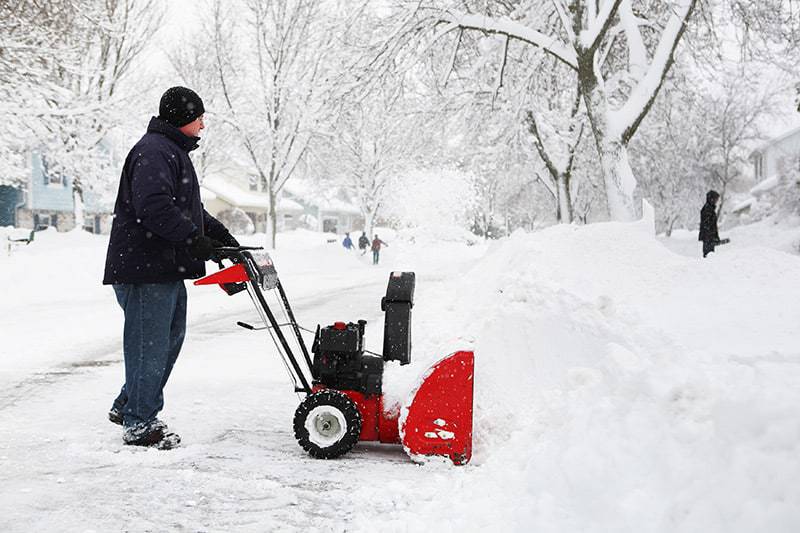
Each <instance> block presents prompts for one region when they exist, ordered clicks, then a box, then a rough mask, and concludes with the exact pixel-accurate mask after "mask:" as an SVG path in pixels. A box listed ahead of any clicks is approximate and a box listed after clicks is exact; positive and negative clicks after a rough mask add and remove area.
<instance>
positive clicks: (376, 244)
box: [372, 233, 389, 265]
mask: <svg viewBox="0 0 800 533" xmlns="http://www.w3.org/2000/svg"><path fill="white" fill-rule="evenodd" d="M381 245H383V246H389V245H388V244H386V243H385V242H383V241H382V240H380V239H379V238H378V234H377V233H376V234H375V238H374V239H372V264H373V265H377V264H378V261H380V258H381Z"/></svg>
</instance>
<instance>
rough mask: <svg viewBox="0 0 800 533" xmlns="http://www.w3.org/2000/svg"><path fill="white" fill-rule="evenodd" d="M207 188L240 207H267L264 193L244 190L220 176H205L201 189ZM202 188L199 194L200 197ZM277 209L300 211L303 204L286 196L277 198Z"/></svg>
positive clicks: (267, 202)
mask: <svg viewBox="0 0 800 533" xmlns="http://www.w3.org/2000/svg"><path fill="white" fill-rule="evenodd" d="M203 188H205V189H207V191H208V192H210V193H211V194H214V195H215V197H216V198H219V199H220V200H222V201H223V202H225V203H228V204H230V205H232V206H234V207H239V208H242V209H258V210H267V209H269V198H268V197H267V195H266V194H263V193H257V192H252V191H245V190H242V189H240V188H239V187H237V186H236V185H233V184H232V183H229V182H227V181H225V180H223V179H221V178H213V177H212V178H206V179H204V180H203V185H202V187H201V189H203ZM202 195H203V194H202V190H201V193H200V196H201V198H202ZM278 211H282V212H290V213H291V212H296V213H302V212H303V206H301V205H300V204H298V203H297V202H295V201H293V200H289V199H288V198H279V199H278Z"/></svg>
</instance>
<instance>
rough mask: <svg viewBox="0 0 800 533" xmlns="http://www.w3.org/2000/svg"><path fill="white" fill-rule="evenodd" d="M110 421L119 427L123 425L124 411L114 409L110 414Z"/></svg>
mask: <svg viewBox="0 0 800 533" xmlns="http://www.w3.org/2000/svg"><path fill="white" fill-rule="evenodd" d="M108 419H109V420H110V421H111V422H112V423H113V424H116V425H118V426H121V425H122V411H121V410H120V409H117V408H116V407H112V408H111V410H110V411H109V412H108Z"/></svg>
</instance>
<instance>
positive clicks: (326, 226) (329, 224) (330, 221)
mask: <svg viewBox="0 0 800 533" xmlns="http://www.w3.org/2000/svg"><path fill="white" fill-rule="evenodd" d="M338 222H339V221H338V220H337V219H335V218H326V219H324V220H323V221H322V231H323V232H325V233H336V232H337V226H338Z"/></svg>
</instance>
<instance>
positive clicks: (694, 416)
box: [359, 223, 800, 531]
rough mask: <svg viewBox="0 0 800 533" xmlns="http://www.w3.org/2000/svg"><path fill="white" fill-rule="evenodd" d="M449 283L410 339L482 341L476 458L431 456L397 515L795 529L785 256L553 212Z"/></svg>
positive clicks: (799, 515)
mask: <svg viewBox="0 0 800 533" xmlns="http://www.w3.org/2000/svg"><path fill="white" fill-rule="evenodd" d="M442 291H443V292H442V293H440V294H437V295H436V296H435V297H431V298H430V299H428V298H425V301H424V302H423V301H421V300H418V302H417V306H416V307H415V313H416V315H415V328H416V329H415V331H416V332H419V331H420V329H422V330H423V331H422V332H421V334H420V335H418V336H417V345H416V347H417V348H419V347H420V345H422V346H424V347H425V348H427V351H426V350H422V351H423V352H424V353H428V354H439V355H443V354H445V353H448V352H450V351H453V349H455V348H462V347H472V348H474V349H475V352H476V381H475V386H476V390H475V393H476V398H475V456H474V458H473V465H472V467H468V468H467V469H464V470H463V471H462V472H459V473H457V474H453V475H444V474H435V473H433V472H432V475H433V476H437V475H439V476H440V478H439V480H438V483H434V485H433V486H432V487H420V488H419V490H420V491H423V492H425V494H424V495H422V496H421V498H422V499H429V501H430V502H431V503H430V504H429V505H428V506H427V507H425V508H422V509H419V508H415V509H413V511H412V512H409V513H408V514H407V515H405V516H403V520H405V526H404V527H408V528H409V529H412V530H413V529H416V528H417V527H419V528H424V527H426V525H429V524H430V522H429V521H426V518H425V517H430V516H435V515H436V513H437V509H438V510H442V509H447V515H448V517H450V520H449V522H448V526H447V527H444V528H441V527H439V528H438V529H444V530H445V531H456V530H461V529H464V528H465V529H468V530H479V529H484V528H487V529H492V528H494V527H495V526H496V525H497V524H504V525H505V526H507V527H506V529H510V530H516V531H523V530H524V531H532V530H536V531H581V530H595V531H620V530H624V531H756V530H769V531H790V530H796V528H797V527H798V525H800V485H798V484H797V483H796V479H797V478H798V476H800V439H798V437H800V417H798V411H797V405H798V404H800V390H799V389H798V388H797V386H796V384H797V383H798V382H800V381H798V380H800V366H798V362H800V348H799V347H798V342H797V341H798V338H800V306H798V305H797V301H798V297H800V260H798V259H797V258H796V257H793V256H790V255H787V254H784V253H781V252H778V251H774V250H768V249H762V250H756V251H755V252H754V251H753V250H752V249H750V250H747V249H744V250H736V249H731V250H729V253H727V254H725V255H721V254H720V255H719V256H717V257H712V258H711V259H709V260H705V261H704V260H701V259H690V258H685V257H681V256H677V255H675V254H673V253H671V252H670V251H668V250H667V249H666V248H664V246H663V245H661V244H659V243H658V242H657V241H656V240H655V239H654V238H653V237H651V236H648V235H647V234H646V232H643V231H642V230H641V228H640V227H637V226H636V225H623V224H614V223H609V224H596V225H592V226H587V227H576V226H557V227H553V228H549V229H547V230H545V231H542V232H539V233H536V234H532V235H526V234H522V233H516V234H514V235H512V237H511V238H509V239H507V240H505V241H503V242H500V243H496V244H495V245H494V246H493V247H492V248H491V249H490V251H489V252H488V253H487V255H486V257H485V258H484V259H483V260H481V261H479V262H478V263H477V264H476V265H475V267H474V268H473V269H472V270H471V272H469V273H468V274H467V275H466V276H465V277H464V278H463V279H460V280H456V281H455V282H453V283H452V285H450V287H443V288H442ZM448 294H449V295H448ZM420 324H424V326H423V327H422V328H421V327H420ZM417 348H415V357H416V358H417V361H419V360H420V357H419V355H418V354H419V352H420V350H418V349H417ZM478 502H480V503H478ZM416 517H420V518H416ZM397 519H398V517H397V516H394V517H386V521H387V525H388V526H389V527H390V529H391V528H392V527H395V529H402V528H400V527H398V524H399V523H400V522H397V521H396V520H397ZM393 521H394V522H393ZM359 525H360V527H362V528H363V529H367V526H368V525H367V524H366V523H363V524H359ZM372 525H373V526H374V522H373V523H372Z"/></svg>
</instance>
